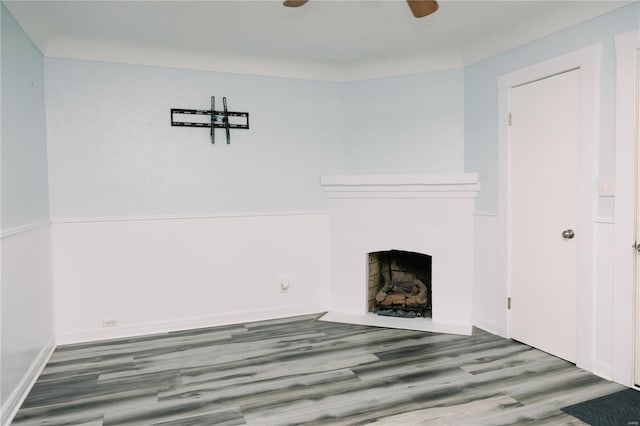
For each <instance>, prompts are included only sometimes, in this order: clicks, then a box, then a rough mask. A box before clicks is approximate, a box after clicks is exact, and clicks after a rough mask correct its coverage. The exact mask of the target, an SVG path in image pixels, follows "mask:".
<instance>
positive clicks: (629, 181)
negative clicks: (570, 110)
mask: <svg viewBox="0 0 640 426" xmlns="http://www.w3.org/2000/svg"><path fill="white" fill-rule="evenodd" d="M615 45H616V70H617V76H616V77H617V78H616V176H615V179H616V197H615V220H616V227H615V233H614V250H615V255H614V271H613V274H614V275H613V276H614V278H613V279H614V281H613V304H614V305H613V341H614V342H615V350H614V351H613V362H612V364H613V369H612V370H613V380H615V381H616V382H619V383H622V384H624V385H627V386H630V385H632V384H633V352H634V350H633V327H631V326H630V324H632V323H633V300H634V298H633V294H634V288H633V283H634V282H635V276H634V275H635V274H634V256H635V254H634V251H633V249H632V245H633V243H634V240H635V218H634V214H635V210H636V206H635V181H636V177H635V173H636V172H635V161H636V125H637V123H636V117H637V115H636V114H637V101H636V96H637V93H638V87H637V84H638V83H637V66H638V54H637V49H639V48H640V31H639V30H635V31H631V32H628V33H625V34H620V35H618V36H616V38H615Z"/></svg>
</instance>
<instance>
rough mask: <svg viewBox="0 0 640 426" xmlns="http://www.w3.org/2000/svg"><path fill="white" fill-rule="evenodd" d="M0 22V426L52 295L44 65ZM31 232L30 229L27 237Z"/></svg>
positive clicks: (42, 345)
mask: <svg viewBox="0 0 640 426" xmlns="http://www.w3.org/2000/svg"><path fill="white" fill-rule="evenodd" d="M0 15H1V17H0V38H1V43H0V44H1V54H0V57H1V63H2V65H1V85H2V92H1V98H2V139H1V143H0V147H1V149H0V151H1V155H2V163H1V169H2V185H1V186H2V188H1V198H2V199H1V204H2V231H3V233H2V241H1V243H2V248H1V250H0V252H1V254H2V266H1V268H0V270H1V273H2V274H1V275H2V276H1V278H0V301H1V308H0V312H1V321H0V324H1V327H0V328H1V331H0V382H1V383H0V406H1V409H0V413H1V417H0V422H2V423H3V424H4V423H5V422H6V420H7V416H8V415H9V414H10V412H11V408H14V406H15V404H16V403H17V402H18V401H17V400H15V398H12V396H11V395H15V394H14V392H15V390H16V389H17V388H18V386H19V384H20V382H21V381H23V380H24V378H25V377H26V375H27V372H28V371H29V370H30V369H31V368H32V365H33V363H34V362H36V361H37V360H38V358H39V354H41V353H42V351H43V350H45V349H47V348H48V345H49V344H51V342H52V341H53V340H52V339H53V294H52V284H51V251H50V250H51V246H50V240H49V227H48V226H47V221H48V218H49V207H48V189H47V188H48V183H47V151H46V125H45V100H44V68H43V58H42V55H41V54H40V52H39V51H38V50H37V49H36V48H35V46H34V45H33V44H32V43H31V40H30V39H29V38H28V37H27V35H26V34H25V33H24V32H23V31H22V29H21V28H20V26H19V25H18V23H17V22H16V21H15V19H14V18H13V16H12V15H11V13H10V12H9V11H8V10H7V9H6V8H5V6H4V5H0ZM32 225H37V228H36V229H28V230H27V228H30V227H31V228H32ZM40 225H42V226H40ZM8 231H10V232H8ZM7 405H9V407H7ZM15 408H17V407H15Z"/></svg>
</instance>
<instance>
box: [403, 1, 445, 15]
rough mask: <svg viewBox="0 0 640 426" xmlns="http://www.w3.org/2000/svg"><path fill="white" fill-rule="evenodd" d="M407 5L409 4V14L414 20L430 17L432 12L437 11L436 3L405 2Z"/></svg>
mask: <svg viewBox="0 0 640 426" xmlns="http://www.w3.org/2000/svg"><path fill="white" fill-rule="evenodd" d="M407 3H409V8H411V12H413V16H415V17H416V18H422V17H424V16H427V15H431V14H432V13H433V12H435V11H436V10H438V2H437V1H429V0H407Z"/></svg>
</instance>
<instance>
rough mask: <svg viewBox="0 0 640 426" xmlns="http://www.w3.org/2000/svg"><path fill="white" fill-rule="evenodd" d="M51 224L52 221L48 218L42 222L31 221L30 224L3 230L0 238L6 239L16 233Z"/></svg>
mask: <svg viewBox="0 0 640 426" xmlns="http://www.w3.org/2000/svg"><path fill="white" fill-rule="evenodd" d="M49 225H51V221H50V220H48V219H47V220H43V221H40V222H35V223H30V224H28V225H23V226H17V227H15V228H9V229H7V230H4V231H2V234H0V238H2V239H4V238H7V237H11V236H14V235H18V234H23V233H25V232H29V231H33V230H35V229H38V228H44V227H45V226H49Z"/></svg>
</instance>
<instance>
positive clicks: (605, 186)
mask: <svg viewBox="0 0 640 426" xmlns="http://www.w3.org/2000/svg"><path fill="white" fill-rule="evenodd" d="M615 195H616V180H615V179H614V178H612V177H601V178H599V179H598V196H599V197H614V196H615Z"/></svg>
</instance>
